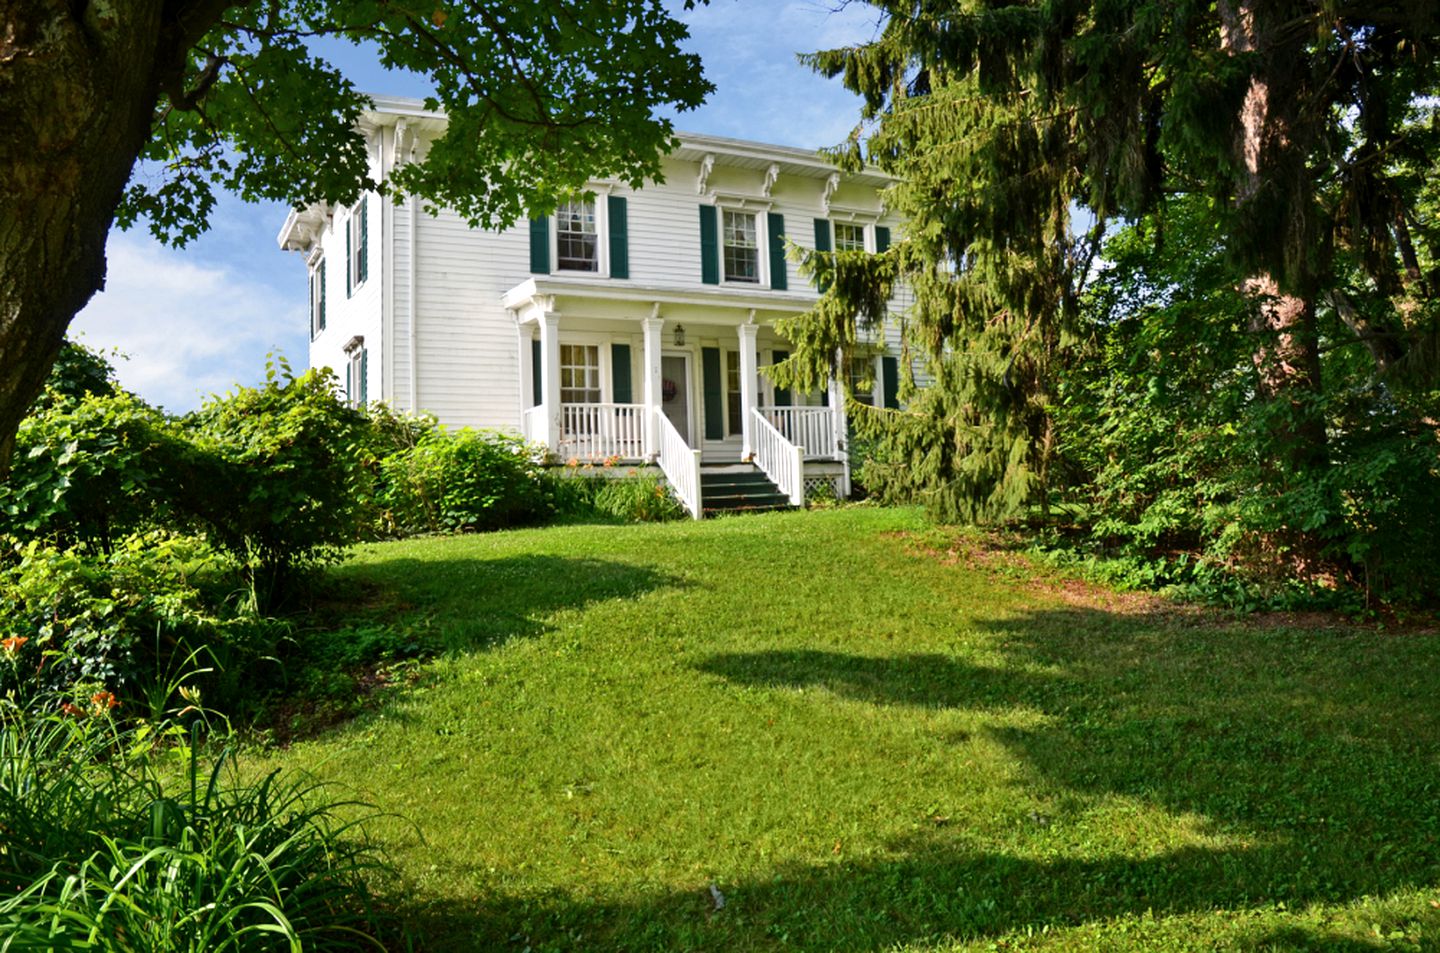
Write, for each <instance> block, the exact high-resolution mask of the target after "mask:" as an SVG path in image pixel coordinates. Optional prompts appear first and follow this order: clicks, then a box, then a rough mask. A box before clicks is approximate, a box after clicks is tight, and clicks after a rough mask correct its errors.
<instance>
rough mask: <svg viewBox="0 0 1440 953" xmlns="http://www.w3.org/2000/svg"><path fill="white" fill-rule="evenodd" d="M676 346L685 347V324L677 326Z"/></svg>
mask: <svg viewBox="0 0 1440 953" xmlns="http://www.w3.org/2000/svg"><path fill="white" fill-rule="evenodd" d="M675 346H676V347H684V346H685V325H683V324H677V325H675Z"/></svg>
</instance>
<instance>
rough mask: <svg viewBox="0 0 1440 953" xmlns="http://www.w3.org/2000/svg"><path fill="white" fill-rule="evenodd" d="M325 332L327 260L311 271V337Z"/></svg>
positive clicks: (316, 264)
mask: <svg viewBox="0 0 1440 953" xmlns="http://www.w3.org/2000/svg"><path fill="white" fill-rule="evenodd" d="M323 330H325V259H324V258H321V259H320V260H319V261H318V262H316V263H315V267H314V268H311V269H310V336H311V337H312V338H313V337H315V336H316V335H318V334H319V333H320V332H321V331H323Z"/></svg>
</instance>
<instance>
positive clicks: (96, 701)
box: [0, 691, 386, 953]
mask: <svg viewBox="0 0 1440 953" xmlns="http://www.w3.org/2000/svg"><path fill="white" fill-rule="evenodd" d="M114 705H115V699H114V696H112V695H110V694H109V693H108V692H105V691H99V692H96V693H95V694H93V695H92V696H91V697H89V698H73V699H71V700H68V701H65V702H63V703H62V705H61V707H60V708H59V709H58V710H55V709H54V707H53V706H50V707H51V709H52V711H51V712H50V713H37V709H40V708H43V707H45V706H35V705H30V706H20V705H16V704H14V703H12V702H10V701H9V700H0V830H3V831H4V832H5V836H4V837H3V839H0V898H3V899H0V951H8V950H32V949H46V950H65V949H87V950H125V951H154V953H161V951H165V953H170V951H193V953H202V951H207V953H215V951H225V950H236V951H238V950H245V951H251V950H256V951H269V950H298V949H302V948H303V949H306V950H316V951H332V950H334V951H350V950H383V949H385V948H386V945H385V944H384V943H383V942H382V941H381V940H380V939H379V938H378V933H379V929H380V923H381V918H380V917H379V916H378V915H377V912H376V909H375V904H374V902H373V898H372V895H371V892H370V889H369V887H368V886H367V883H366V878H367V877H369V876H372V875H376V874H382V873H383V872H384V870H385V869H386V865H385V860H384V857H383V855H382V854H381V853H380V852H379V850H378V849H377V848H375V847H374V846H373V845H371V844H370V843H369V842H368V841H367V840H366V838H365V836H364V831H363V828H362V827H361V822H358V821H356V820H353V819H351V818H352V817H353V816H355V815H356V813H357V808H360V807H362V806H360V805H356V804H353V803H350V802H344V801H339V800H336V798H335V797H334V795H333V793H332V792H331V791H330V790H329V789H328V788H326V787H324V786H322V785H320V784H318V783H316V782H314V781H311V780H308V779H306V778H303V777H300V776H286V775H282V774H280V773H279V772H275V773H272V774H269V775H266V776H264V777H259V778H246V777H243V776H241V775H240V774H238V773H237V772H236V771H235V770H234V765H233V761H232V759H231V758H230V756H229V753H228V751H227V750H221V751H220V753H219V754H218V755H215V756H206V755H205V754H204V752H203V751H202V746H203V744H204V742H203V738H202V731H201V722H200V721H198V720H196V721H193V722H192V723H191V725H190V728H189V730H186V729H185V728H184V727H182V726H181V725H180V724H179V723H177V722H174V721H169V722H164V723H161V724H160V725H158V726H156V725H153V724H151V723H138V724H133V725H127V724H122V723H121V722H119V721H118V720H117V719H116V718H115V717H114V712H113V706H114ZM185 714H186V715H187V716H188V717H191V718H196V717H197V713H196V712H195V711H194V710H193V709H190V710H189V711H187V712H186V713H185Z"/></svg>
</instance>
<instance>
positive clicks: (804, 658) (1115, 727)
mask: <svg viewBox="0 0 1440 953" xmlns="http://www.w3.org/2000/svg"><path fill="white" fill-rule="evenodd" d="M985 627H986V628H989V629H990V630H991V631H992V632H993V633H994V635H995V636H996V639H995V640H994V646H993V647H997V648H999V650H1000V651H1002V652H1003V653H1005V654H1006V655H1007V656H1009V662H1010V663H1011V664H1004V665H1000V666H996V667H993V668H987V667H979V666H974V665H969V664H967V663H965V662H964V661H963V660H961V659H958V658H950V657H947V656H942V655H935V654H916V655H908V656H898V657H867V656H862V655H851V654H845V653H839V652H816V651H800V652H779V651H772V652H756V653H737V654H725V655H717V656H713V657H711V658H710V659H708V660H707V661H705V662H703V663H702V664H701V666H700V668H701V670H702V671H705V672H708V673H710V674H713V675H717V676H719V677H722V678H725V679H727V680H730V681H735V682H740V683H742V684H746V685H749V686H773V687H774V688H776V689H777V690H789V689H793V688H798V687H807V688H812V687H823V688H826V689H828V690H830V691H832V692H834V693H835V694H837V695H840V696H843V697H846V698H849V699H853V700H857V701H862V702H865V703H870V704H877V705H896V706H913V705H924V706H945V707H954V708H961V709H972V710H978V711H987V712H988V711H995V710H1002V709H1006V708H1014V707H1021V708H1029V709H1033V710H1035V711H1037V712H1039V713H1042V714H1043V715H1045V716H1047V717H1046V718H1045V719H1044V720H1043V723H1042V726H1041V727H1037V728H1033V729H1025V730H1020V729H1017V728H1015V727H1013V726H1006V725H1003V724H1000V725H996V726H994V727H993V728H991V729H990V736H991V737H993V738H995V739H997V740H998V741H1000V742H1001V743H1002V744H1004V745H1005V746H1006V747H1007V748H1008V749H1009V750H1010V751H1012V752H1013V753H1014V754H1015V755H1016V756H1017V757H1018V758H1019V759H1020V760H1021V761H1022V763H1023V764H1024V765H1025V766H1026V768H1027V769H1028V770H1029V771H1030V772H1032V773H1033V775H1034V777H1035V779H1036V782H1037V784H1039V785H1040V786H1041V787H1042V788H1043V789H1044V790H1045V791H1046V792H1047V793H1053V792H1054V791H1055V790H1056V789H1057V788H1058V789H1059V790H1062V791H1065V792H1068V793H1070V794H1073V795H1074V797H1070V798H1064V799H1063V800H1064V801H1065V802H1066V803H1067V804H1069V805H1071V806H1070V807H1067V808H1062V809H1057V810H1069V811H1070V812H1071V813H1070V815H1069V816H1066V815H1064V814H1061V815H1060V816H1058V817H1056V818H1054V819H1053V820H1050V819H1047V823H1046V826H1045V829H1044V830H1040V829H1038V828H1039V827H1040V826H1041V825H1040V824H1038V823H1037V830H1036V831H1035V833H1034V840H1032V844H1033V845H1034V849H1033V851H1032V852H1028V853H1027V854H1026V855H1025V856H1019V855H1016V854H1013V853H1007V852H1004V851H993V852H989V851H986V850H985V849H984V847H983V845H980V847H979V848H978V849H977V843H976V840H975V836H974V834H973V832H965V831H952V830H950V829H946V828H941V829H936V830H933V831H925V832H923V833H921V834H917V835H914V836H912V837H910V838H908V839H907V840H905V841H903V842H900V843H889V844H883V845H870V846H872V847H875V846H879V847H881V848H883V850H882V851H881V853H882V855H883V857H884V859H880V860H866V861H863V862H846V861H842V860H839V859H837V860H836V861H835V862H834V863H828V864H821V865H817V866H801V865H794V866H786V867H781V868H779V869H776V870H775V871H774V872H773V874H772V875H767V876H765V877H763V878H760V879H757V880H754V881H751V882H742V883H729V884H727V883H721V884H720V885H719V887H720V889H721V890H722V891H724V893H725V894H726V896H727V898H728V903H727V905H726V906H725V908H724V909H723V910H720V911H716V910H714V909H713V904H712V902H711V899H710V897H709V895H708V893H707V892H706V891H705V889H704V885H703V884H697V885H695V886H694V887H693V888H692V889H683V890H678V891H674V892H669V893H666V892H658V893H653V894H641V895H640V896H639V898H638V899H637V898H635V897H634V896H628V897H625V898H623V899H616V900H612V899H607V898H606V897H605V896H604V895H603V894H597V895H595V896H576V895H568V894H564V893H555V894H551V895H548V896H544V897H534V896H524V897H505V896H484V897H480V898H477V900H476V903H475V904H474V905H473V906H468V907H465V908H461V907H458V906H450V905H447V904H443V903H442V904H439V905H437V906H434V907H430V908H428V909H425V910H420V911H415V912H414V913H415V916H414V919H413V920H412V924H413V926H414V927H415V928H416V929H417V931H418V933H419V934H420V935H421V937H422V938H424V941H425V942H426V944H427V946H426V948H428V949H436V950H439V949H474V948H482V947H481V946H476V945H475V944H477V943H482V944H483V943H494V944H499V943H503V942H506V941H508V940H509V939H510V938H512V937H522V938H525V939H526V940H527V941H528V942H529V944H530V945H532V946H533V947H534V948H535V949H547V948H557V949H573V948H587V949H625V950H630V949H655V950H660V949H665V950H680V949H771V948H780V947H784V948H798V949H810V950H832V949H845V950H878V949H884V948H887V947H890V946H893V945H897V944H905V943H924V942H926V941H927V940H930V939H934V940H936V941H937V942H938V941H940V940H941V939H942V938H946V937H949V938H984V937H993V936H999V935H1002V934H1005V933H1009V932H1012V931H1024V930H1026V929H1034V930H1039V929H1042V928H1044V927H1046V926H1050V927H1052V928H1053V927H1057V926H1073V925H1078V924H1091V925H1092V927H1094V928H1096V929H1101V930H1102V931H1103V929H1105V928H1106V926H1105V923H1104V921H1108V920H1110V919H1112V918H1120V917H1127V916H1138V915H1143V914H1145V913H1146V912H1147V911H1153V913H1154V914H1156V915H1157V916H1161V915H1173V914H1184V913H1194V912H1198V913H1204V912H1206V911H1211V910H1218V911H1225V910H1231V911H1235V910H1244V909H1251V910H1255V911H1260V910H1267V909H1271V908H1272V905H1274V904H1277V903H1281V902H1283V903H1285V904H1286V905H1287V908H1288V909H1291V910H1295V909H1299V908H1300V907H1302V906H1304V905H1308V904H1312V903H1327V904H1345V903H1349V902H1352V901H1356V900H1359V899H1361V898H1365V897H1381V896H1384V895H1386V894H1389V893H1392V892H1395V891H1399V890H1404V889H1407V888H1430V887H1434V886H1436V885H1437V884H1440V806H1437V798H1440V735H1437V731H1436V712H1435V711H1434V710H1433V708H1434V706H1433V692H1434V686H1436V685H1437V684H1440V653H1437V652H1436V651H1435V650H1436V648H1437V647H1440V639H1435V638H1430V637H1424V638H1422V637H1411V638H1402V639H1396V638H1392V637H1387V636H1384V635H1375V634H1370V633H1349V632H1343V633H1314V632H1296V631H1262V632H1257V631H1247V630H1245V629H1243V628H1239V629H1222V628H1220V627H1216V626H1210V625H1204V624H1199V625H1190V626H1186V627H1176V626H1175V625H1174V624H1173V619H1170V618H1168V617H1152V616H1143V615H1138V616H1133V615H1118V614H1113V613H1107V612H1100V611H1096V610H1092V609H1078V608H1071V607H1064V608H1048V609H1041V610H1035V611H1031V612H1029V613H1025V614H1021V615H1019V616H1017V617H1013V618H1008V619H1004V620H999V621H993V622H990V623H987V624H985ZM857 743H863V741H857ZM1117 795H1118V796H1122V797H1126V798H1130V799H1133V800H1135V801H1136V802H1137V803H1139V804H1141V805H1148V806H1150V807H1153V808H1159V809H1161V810H1163V811H1165V812H1167V813H1168V814H1170V815H1172V816H1174V817H1176V818H1177V820H1176V825H1175V831H1174V832H1173V833H1171V834H1168V835H1165V834H1162V835H1160V837H1158V838H1157V836H1156V835H1155V834H1154V833H1153V832H1152V831H1149V830H1148V829H1145V828H1143V827H1142V829H1140V830H1138V831H1135V832H1132V834H1131V836H1132V837H1133V838H1134V841H1135V842H1136V843H1137V844H1138V846H1137V847H1134V848H1132V851H1131V854H1130V855H1129V856H1126V855H1124V853H1122V852H1123V851H1124V847H1123V846H1122V845H1123V844H1124V842H1125V839H1124V838H1123V837H1122V836H1119V832H1117V836H1116V837H1115V838H1114V840H1113V846H1110V845H1108V844H1107V843H1105V842H1104V841H1105V837H1106V834H1105V833H1104V832H1102V834H1101V841H1102V842H1101V843H1098V844H1095V843H1091V844H1090V845H1089V846H1088V847H1086V848H1085V850H1086V856H1073V854H1074V853H1075V852H1076V848H1074V847H1071V846H1068V845H1069V844H1070V842H1069V841H1067V840H1066V839H1065V838H1064V837H1063V836H1062V835H1063V834H1064V832H1065V831H1066V830H1067V829H1069V827H1070V825H1069V823H1068V822H1071V821H1075V822H1078V821H1081V820H1083V819H1084V818H1085V816H1086V815H1087V814H1088V813H1089V812H1090V811H1092V810H1104V809H1106V808H1105V805H1106V804H1107V803H1108V804H1110V805H1112V806H1113V803H1114V800H1113V799H1114V796H1117ZM1061 800H1062V799H1058V798H1057V799H1055V801H1057V802H1059V801H1061ZM1181 816H1183V817H1184V818H1185V820H1184V821H1181V820H1180V819H1179V818H1180V817H1181ZM1182 827H1183V829H1184V830H1188V831H1191V832H1192V834H1191V835H1184V834H1182V833H1181V829H1182ZM1194 832H1198V833H1199V834H1201V835H1211V836H1213V839H1212V840H1208V841H1206V842H1203V843H1200V844H1196V843H1189V844H1183V845H1181V846H1179V847H1175V846H1173V845H1174V843H1175V841H1174V838H1175V837H1181V836H1186V837H1190V836H1193V833H1194ZM967 834H969V839H968V840H967V839H965V838H966V835H967ZM1166 837H1169V838H1170V844H1171V846H1170V847H1168V848H1167V847H1166V846H1165V838H1166ZM1046 838H1053V839H1052V840H1046ZM1147 839H1148V840H1149V844H1148V846H1147V844H1146V840H1147ZM1097 847H1098V849H1100V850H1102V851H1105V850H1113V853H1111V854H1109V855H1107V856H1101V857H1098V858H1097V857H1096V856H1095V853H1096V850H1097ZM1067 851H1068V852H1069V853H1070V854H1072V856H1067ZM1416 915H1417V916H1421V915H1423V916H1424V917H1425V918H1426V921H1427V924H1429V926H1428V927H1427V928H1428V929H1430V930H1432V931H1433V930H1440V914H1437V913H1436V912H1435V911H1431V910H1426V911H1419V912H1417V914H1416ZM1220 916H1221V918H1222V919H1221V920H1220V921H1211V922H1210V923H1209V924H1208V925H1206V926H1203V927H1201V929H1207V930H1208V929H1216V928H1218V927H1217V923H1223V922H1224V920H1223V918H1224V916H1225V915H1224V914H1223V913H1222V914H1221V915H1220ZM1279 916H1283V915H1279ZM1431 919H1433V920H1435V922H1434V923H1429V921H1430V920H1431ZM1122 940H1123V937H1122V936H1121V935H1120V934H1119V933H1117V934H1116V941H1117V942H1120V941H1122ZM1217 940H1218V941H1220V942H1223V943H1225V944H1238V946H1239V948H1243V949H1336V948H1338V949H1360V948H1364V947H1363V944H1362V945H1357V944H1355V943H1354V942H1352V941H1351V940H1348V939H1346V938H1344V937H1342V936H1340V935H1339V934H1332V933H1314V932H1310V928H1309V927H1308V926H1307V925H1304V924H1301V923H1298V922H1297V923H1294V924H1287V923H1285V922H1284V921H1283V920H1282V921H1281V922H1280V923H1279V924H1277V923H1276V921H1275V920H1274V919H1270V920H1268V921H1267V922H1265V923H1259V922H1257V924H1256V926H1255V927H1254V928H1245V927H1241V926H1236V927H1235V928H1234V930H1232V931H1231V932H1228V933H1225V934H1224V935H1223V937H1217ZM467 944H468V945H467ZM521 945H522V946H523V945H524V944H521Z"/></svg>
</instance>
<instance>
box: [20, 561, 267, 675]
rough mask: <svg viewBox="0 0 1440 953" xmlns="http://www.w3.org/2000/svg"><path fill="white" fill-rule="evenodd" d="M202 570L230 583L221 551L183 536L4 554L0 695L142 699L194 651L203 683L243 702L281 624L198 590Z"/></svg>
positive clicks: (202, 577) (194, 662)
mask: <svg viewBox="0 0 1440 953" xmlns="http://www.w3.org/2000/svg"><path fill="white" fill-rule="evenodd" d="M207 576H209V577H212V578H211V579H210V580H209V581H211V582H213V581H215V580H216V579H223V576H222V575H221V567H220V566H219V565H218V564H217V560H216V558H215V556H214V554H213V553H212V552H211V551H209V550H208V549H207V548H206V547H205V546H204V544H203V543H200V542H199V541H197V540H193V539H187V538H183V537H181V538H176V537H169V536H164V535H161V534H154V535H151V536H148V537H143V538H142V537H133V538H130V539H128V540H126V541H125V542H123V543H122V544H120V545H118V546H117V547H116V548H115V550H114V551H113V552H112V553H110V554H108V555H103V556H102V555H95V554H92V555H85V554H81V553H76V552H68V551H63V550H58V549H55V548H53V547H50V546H46V545H42V544H40V543H38V542H31V543H28V544H24V545H19V546H16V547H15V548H13V549H12V550H11V551H10V552H9V553H8V554H7V556H6V557H5V558H4V559H0V639H4V640H6V641H5V642H4V645H7V646H8V647H9V650H8V651H7V652H4V653H3V658H4V664H0V697H3V696H5V695H7V694H10V695H11V696H12V697H14V698H16V699H20V700H25V699H30V698H34V697H37V696H39V697H43V696H44V695H45V694H46V693H49V692H54V691H64V690H69V689H70V688H71V687H73V686H76V685H91V686H94V687H97V688H104V689H106V690H108V691H111V692H114V693H116V694H117V695H119V696H121V697H123V698H125V699H127V700H132V701H140V700H141V699H143V698H144V697H145V696H147V695H149V694H150V693H153V692H154V691H155V690H156V689H157V687H158V688H161V689H163V687H164V685H165V684H166V683H167V682H168V681H169V680H170V678H171V675H172V673H173V670H174V669H175V668H176V667H177V666H182V665H184V664H185V660H186V659H192V656H195V654H196V653H197V652H199V653H200V654H201V655H202V656H203V658H201V659H200V660H199V661H198V662H196V661H194V660H193V659H192V664H195V665H197V666H199V667H202V668H209V669H211V670H212V671H210V672H209V673H207V677H206V678H205V679H204V680H203V681H204V682H205V684H206V687H207V690H210V691H211V692H212V693H213V694H215V695H216V697H217V698H221V699H224V700H226V701H229V700H231V699H237V698H239V697H241V696H242V695H244V694H245V693H246V688H247V686H246V684H245V683H246V682H248V681H249V680H250V678H251V677H252V676H253V672H254V668H255V666H256V664H257V662H258V660H259V659H260V658H262V657H266V656H268V655H270V654H271V653H273V651H274V647H275V642H276V640H277V634H278V631H279V627H278V626H277V625H276V624H274V623H269V622H266V621H265V620H262V619H259V618H257V617H255V616H253V615H251V614H249V613H247V612H244V611H240V610H231V609H228V608H226V604H225V600H223V599H220V598H217V597H216V595H215V594H214V593H213V592H206V591H203V590H202V589H201V588H200V581H201V580H202V579H204V578H205V577H207ZM250 687H253V683H252V684H251V685H250Z"/></svg>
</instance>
